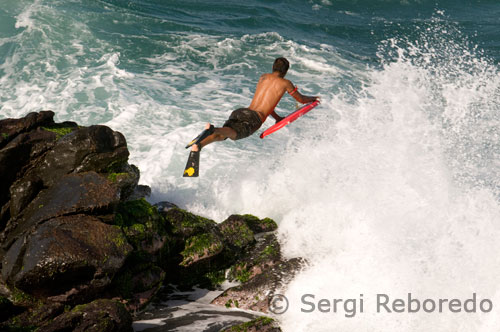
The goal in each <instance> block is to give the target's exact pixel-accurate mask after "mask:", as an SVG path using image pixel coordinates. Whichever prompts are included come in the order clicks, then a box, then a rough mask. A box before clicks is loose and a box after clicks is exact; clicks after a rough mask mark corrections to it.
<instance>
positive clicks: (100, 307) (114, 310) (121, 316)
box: [37, 300, 132, 332]
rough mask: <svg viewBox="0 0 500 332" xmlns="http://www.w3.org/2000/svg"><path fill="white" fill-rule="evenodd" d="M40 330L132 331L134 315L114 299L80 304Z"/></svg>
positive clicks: (55, 331)
mask: <svg viewBox="0 0 500 332" xmlns="http://www.w3.org/2000/svg"><path fill="white" fill-rule="evenodd" d="M37 331H38V332H63V331H74V332H80V331H82V332H83V331H85V332H129V331H130V332H132V317H131V316H130V314H129V313H128V311H127V310H126V309H125V306H124V305H123V304H121V303H120V302H118V301H114V300H96V301H93V302H91V303H88V304H84V305H79V306H76V307H75V308H73V309H72V310H71V311H69V312H66V313H64V314H62V315H60V316H58V317H56V318H55V319H54V320H53V321H51V322H48V323H46V324H45V325H43V326H42V327H40V328H39V329H38V330H37Z"/></svg>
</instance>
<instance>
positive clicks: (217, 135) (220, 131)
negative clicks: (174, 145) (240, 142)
mask: <svg viewBox="0 0 500 332" xmlns="http://www.w3.org/2000/svg"><path fill="white" fill-rule="evenodd" d="M209 128H210V123H207V124H206V125H205V129H209ZM236 135H237V134H236V131H235V130H234V129H232V128H229V127H222V128H215V129H214V133H213V134H212V135H209V136H207V137H206V138H205V139H204V140H203V141H201V142H200V144H201V147H202V148H203V147H205V146H206V145H208V144H210V143H213V142H219V141H223V140H225V139H226V138H230V139H232V140H235V139H236ZM199 150H200V147H198V145H197V144H194V145H193V146H192V147H191V151H199Z"/></svg>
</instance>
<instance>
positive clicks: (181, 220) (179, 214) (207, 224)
mask: <svg viewBox="0 0 500 332" xmlns="http://www.w3.org/2000/svg"><path fill="white" fill-rule="evenodd" d="M162 215H163V217H164V218H165V221H166V222H167V223H169V224H170V225H171V227H172V228H171V230H172V232H173V234H174V235H176V236H180V237H181V238H184V239H185V238H189V237H191V236H193V235H196V234H200V233H207V232H210V231H212V230H213V229H214V228H215V226H216V225H217V223H216V222H215V221H213V220H211V219H208V218H204V217H200V216H197V215H195V214H193V213H190V212H188V211H186V210H182V209H180V208H177V207H174V208H171V209H169V210H168V211H166V212H164V213H162Z"/></svg>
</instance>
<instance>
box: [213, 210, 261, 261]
mask: <svg viewBox="0 0 500 332" xmlns="http://www.w3.org/2000/svg"><path fill="white" fill-rule="evenodd" d="M217 229H218V230H219V231H220V233H221V234H222V238H223V240H224V244H225V245H226V247H228V252H227V254H228V257H231V256H232V257H235V256H238V255H239V254H241V252H243V250H244V249H245V248H246V247H248V246H249V245H251V244H253V243H254V242H255V238H254V234H253V232H252V231H251V230H250V228H249V227H248V225H247V224H246V223H245V221H244V220H243V219H242V218H237V217H236V218H234V217H229V218H228V219H226V220H224V221H223V222H221V223H220V224H218V225H217ZM230 259H231V258H230ZM233 259H235V258H233Z"/></svg>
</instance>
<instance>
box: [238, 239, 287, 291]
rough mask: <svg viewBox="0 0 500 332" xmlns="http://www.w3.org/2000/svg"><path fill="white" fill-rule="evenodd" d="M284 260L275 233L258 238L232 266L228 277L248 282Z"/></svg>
mask: <svg viewBox="0 0 500 332" xmlns="http://www.w3.org/2000/svg"><path fill="white" fill-rule="evenodd" d="M281 260H282V257H281V252H280V244H279V242H278V239H277V238H276V235H275V234H266V235H265V236H261V237H259V238H258V241H257V244H256V245H255V246H253V247H251V248H249V249H248V250H247V251H246V252H245V253H244V254H243V255H242V257H241V258H240V259H239V260H238V262H237V263H236V264H234V265H233V266H231V268H230V270H229V273H228V279H230V280H238V281H240V282H242V283H245V282H247V281H248V280H250V279H252V278H253V277H255V276H256V275H258V274H260V273H262V272H263V271H265V270H267V269H269V268H270V267H271V266H273V265H274V264H276V263H279V262H280V261H281Z"/></svg>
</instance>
